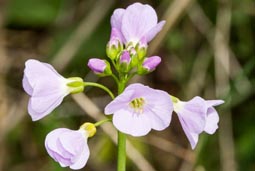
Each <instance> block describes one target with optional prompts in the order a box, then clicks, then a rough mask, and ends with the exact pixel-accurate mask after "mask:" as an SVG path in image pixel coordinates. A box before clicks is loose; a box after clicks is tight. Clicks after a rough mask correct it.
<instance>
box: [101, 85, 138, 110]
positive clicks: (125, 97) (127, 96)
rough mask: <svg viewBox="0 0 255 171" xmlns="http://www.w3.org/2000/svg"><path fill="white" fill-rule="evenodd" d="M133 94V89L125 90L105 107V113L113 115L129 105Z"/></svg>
mask: <svg viewBox="0 0 255 171" xmlns="http://www.w3.org/2000/svg"><path fill="white" fill-rule="evenodd" d="M133 94H134V91H133V90H128V91H124V92H123V93H122V94H120V95H119V96H118V97H116V98H115V99H114V100H113V101H112V102H110V103H109V104H108V105H107V106H106V107H105V109H104V113H105V114H106V115H111V114H113V113H114V112H116V111H118V110H120V109H122V108H125V107H128V104H129V102H130V101H131V98H132V96H133Z"/></svg>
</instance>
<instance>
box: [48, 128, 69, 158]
mask: <svg viewBox="0 0 255 171" xmlns="http://www.w3.org/2000/svg"><path fill="white" fill-rule="evenodd" d="M66 131H69V130H68V129H66V128H58V129H55V130H54V131H51V132H50V133H49V134H48V135H47V136H46V139H45V147H46V149H47V151H48V153H49V155H50V156H51V157H52V158H54V159H55V160H56V159H57V158H58V157H60V154H61V151H60V150H59V147H58V146H57V143H56V142H57V141H58V138H59V135H61V134H62V133H64V132H66ZM56 154H57V155H58V156H56Z"/></svg>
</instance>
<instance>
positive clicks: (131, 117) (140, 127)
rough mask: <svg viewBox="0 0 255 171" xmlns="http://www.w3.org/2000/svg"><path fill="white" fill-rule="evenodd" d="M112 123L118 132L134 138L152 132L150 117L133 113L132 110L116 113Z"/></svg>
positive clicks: (122, 110)
mask: <svg viewBox="0 0 255 171" xmlns="http://www.w3.org/2000/svg"><path fill="white" fill-rule="evenodd" d="M112 121H113V124H114V126H115V127H116V128H117V129H118V130H120V131H121V132H123V133H126V134H129V135H132V136H143V135H146V134H148V132H150V130H151V122H150V120H149V118H148V116H147V115H145V114H137V113H134V112H133V113H132V111H131V110H126V109H121V110H119V111H117V112H115V113H114V115H113V119H112Z"/></svg>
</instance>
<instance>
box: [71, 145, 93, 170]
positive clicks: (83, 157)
mask: <svg viewBox="0 0 255 171" xmlns="http://www.w3.org/2000/svg"><path fill="white" fill-rule="evenodd" d="M89 155H90V151H89V147H88V145H87V143H85V144H84V146H83V148H82V152H81V154H80V156H79V158H78V159H76V161H75V163H74V164H72V165H70V168H71V169H74V170H78V169H81V168H83V167H84V166H85V165H86V163H87V161H88V158H89Z"/></svg>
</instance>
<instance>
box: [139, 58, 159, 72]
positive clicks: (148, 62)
mask: <svg viewBox="0 0 255 171" xmlns="http://www.w3.org/2000/svg"><path fill="white" fill-rule="evenodd" d="M160 62H161V58H160V57H159V56H152V57H149V58H146V59H145V60H144V62H143V64H142V65H143V68H145V69H146V70H148V71H153V70H154V69H155V68H156V67H157V66H158V65H159V64H160Z"/></svg>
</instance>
